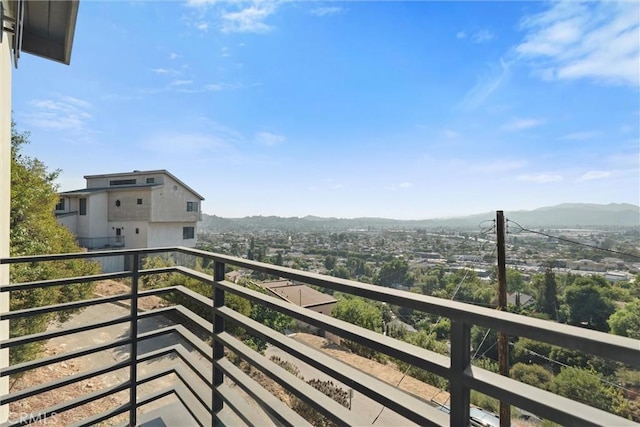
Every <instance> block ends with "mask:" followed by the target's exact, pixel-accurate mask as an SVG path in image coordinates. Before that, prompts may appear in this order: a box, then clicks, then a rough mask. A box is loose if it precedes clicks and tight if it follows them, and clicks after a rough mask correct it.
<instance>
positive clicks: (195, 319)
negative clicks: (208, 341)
mask: <svg viewBox="0 0 640 427" xmlns="http://www.w3.org/2000/svg"><path fill="white" fill-rule="evenodd" d="M176 312H177V314H178V315H179V316H180V317H182V318H183V319H185V320H186V321H187V322H188V323H189V324H190V325H191V326H195V327H197V328H198V329H199V330H200V331H201V332H203V333H204V334H206V335H207V336H209V337H211V336H212V335H213V324H212V323H211V322H209V321H207V320H206V319H203V318H202V317H200V316H199V315H197V314H196V313H194V312H193V311H191V310H189V309H188V308H186V307H184V306H182V305H178V306H176Z"/></svg>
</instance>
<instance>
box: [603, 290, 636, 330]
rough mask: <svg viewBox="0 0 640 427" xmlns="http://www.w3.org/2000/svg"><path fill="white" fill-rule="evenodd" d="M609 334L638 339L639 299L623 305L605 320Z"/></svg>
mask: <svg viewBox="0 0 640 427" xmlns="http://www.w3.org/2000/svg"><path fill="white" fill-rule="evenodd" d="M607 324H608V325H609V328H611V333H612V334H616V335H622V336H623V337H630V338H635V339H640V299H638V298H636V299H634V300H633V301H632V302H630V303H627V304H625V306H624V307H622V308H620V309H618V310H617V311H616V312H615V313H613V314H612V315H611V317H609V320H607Z"/></svg>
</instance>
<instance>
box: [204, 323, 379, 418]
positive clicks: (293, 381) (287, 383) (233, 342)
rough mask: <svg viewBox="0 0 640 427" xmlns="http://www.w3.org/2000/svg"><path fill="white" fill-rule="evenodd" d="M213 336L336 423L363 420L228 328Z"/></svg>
mask: <svg viewBox="0 0 640 427" xmlns="http://www.w3.org/2000/svg"><path fill="white" fill-rule="evenodd" d="M215 339H216V340H217V341H219V342H220V343H222V344H223V345H225V346H226V347H228V348H229V349H231V350H232V351H233V352H235V353H236V354H237V355H239V356H240V357H242V358H243V359H245V360H246V361H247V362H249V364H250V365H252V366H253V367H255V368H257V369H259V370H260V371H262V372H263V373H264V374H265V375H267V376H269V377H271V378H273V379H274V380H275V381H276V382H278V383H279V384H280V385H281V386H283V387H284V388H285V389H286V390H287V391H289V392H291V393H293V394H295V395H296V396H297V397H299V398H300V399H301V400H303V401H304V402H305V403H307V404H308V405H309V406H311V407H312V408H313V409H315V410H316V411H318V412H320V413H321V414H323V415H324V416H326V417H327V418H328V419H330V420H331V421H333V422H335V423H337V424H338V425H359V426H360V425H366V424H367V422H366V420H364V419H362V418H360V417H359V416H358V415H357V414H354V413H352V412H351V411H349V409H347V408H345V407H344V406H342V405H340V404H339V403H338V402H336V401H335V400H333V399H332V398H330V397H328V396H326V395H325V394H324V393H322V392H320V391H318V390H316V389H315V388H313V387H312V386H311V385H309V384H307V383H306V382H304V381H302V380H301V379H300V378H298V377H296V376H295V375H293V374H291V373H290V372H288V371H286V370H285V369H283V368H281V367H280V366H278V365H277V364H275V363H274V362H272V361H270V360H268V359H266V358H265V357H264V356H262V355H261V354H259V353H256V352H255V351H254V350H252V349H251V348H250V347H249V346H247V345H245V344H243V343H242V342H241V341H239V340H238V339H236V338H234V337H233V336H231V335H230V334H229V333H228V332H223V333H221V334H218V335H217V336H216V337H215Z"/></svg>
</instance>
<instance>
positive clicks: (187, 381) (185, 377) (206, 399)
mask: <svg viewBox="0 0 640 427" xmlns="http://www.w3.org/2000/svg"><path fill="white" fill-rule="evenodd" d="M183 360H184V359H183ZM174 371H175V374H176V375H177V376H178V377H179V378H180V381H181V382H182V384H183V385H184V386H185V387H186V388H187V389H189V391H190V392H191V394H193V396H194V397H195V398H196V399H197V400H198V402H200V405H202V407H203V408H205V409H206V410H207V411H209V412H211V404H212V402H211V386H209V387H207V389H206V396H205V395H204V393H203V391H202V387H199V388H197V387H195V385H194V384H195V383H194V382H193V381H191V380H192V379H193V378H189V377H192V373H193V372H194V371H191V370H189V371H187V370H186V369H184V368H183V367H182V366H181V365H176V366H175V369H174Z"/></svg>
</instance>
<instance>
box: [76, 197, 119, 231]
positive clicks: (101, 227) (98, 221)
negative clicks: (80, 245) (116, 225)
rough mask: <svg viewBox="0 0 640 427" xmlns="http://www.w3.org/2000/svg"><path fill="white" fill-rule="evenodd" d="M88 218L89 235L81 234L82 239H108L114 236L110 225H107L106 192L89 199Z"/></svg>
mask: <svg viewBox="0 0 640 427" xmlns="http://www.w3.org/2000/svg"><path fill="white" fill-rule="evenodd" d="M89 209H91V211H89ZM87 218H89V230H88V234H79V236H80V237H89V236H92V237H107V236H111V235H112V234H111V233H110V232H109V231H110V230H109V224H107V193H106V192H102V193H94V194H92V195H91V197H89V198H88V199H87ZM114 234H115V233H114Z"/></svg>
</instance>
